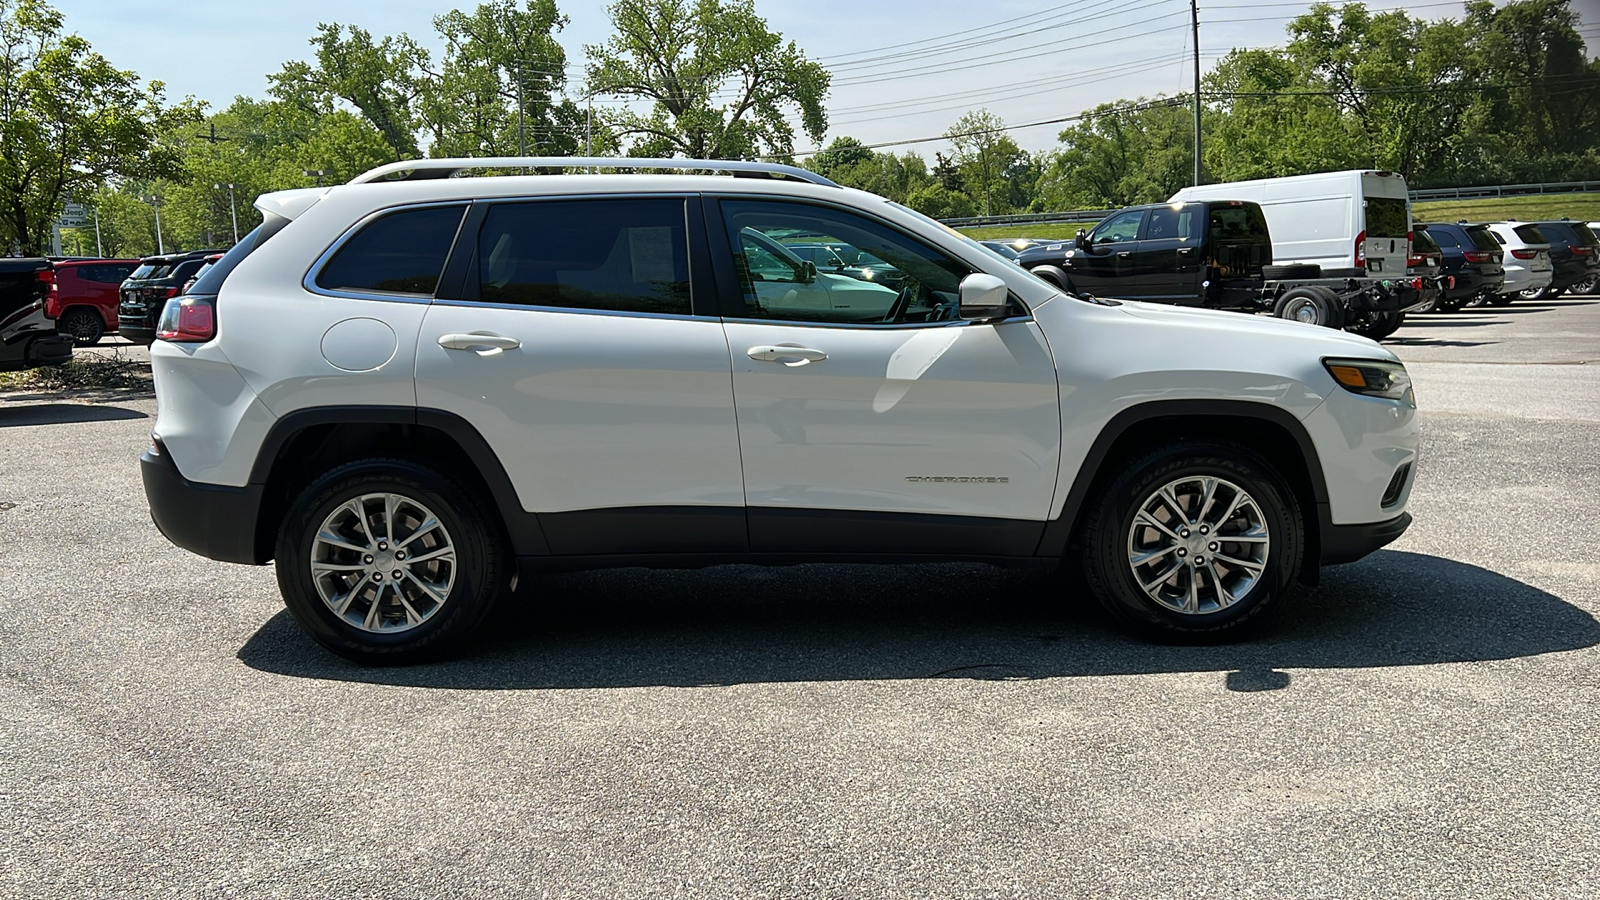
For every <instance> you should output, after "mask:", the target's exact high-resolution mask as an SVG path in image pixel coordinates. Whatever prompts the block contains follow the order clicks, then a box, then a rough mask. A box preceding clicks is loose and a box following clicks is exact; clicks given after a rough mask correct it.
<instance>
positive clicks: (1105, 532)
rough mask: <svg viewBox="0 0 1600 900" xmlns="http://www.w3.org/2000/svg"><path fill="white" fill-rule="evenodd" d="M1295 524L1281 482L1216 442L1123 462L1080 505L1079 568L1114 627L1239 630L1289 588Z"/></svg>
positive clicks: (1257, 462)
mask: <svg viewBox="0 0 1600 900" xmlns="http://www.w3.org/2000/svg"><path fill="white" fill-rule="evenodd" d="M1304 540H1305V537H1304V525H1303V523H1302V521H1301V514H1300V508H1299V504H1298V503H1297V501H1296V499H1295V496H1294V494H1293V492H1292V491H1290V490H1289V488H1288V485H1287V484H1285V482H1284V480H1283V478H1282V477H1281V476H1280V475H1279V474H1278V473H1277V472H1276V471H1275V470H1274V469H1273V468H1272V466H1271V465H1270V464H1269V463H1267V462H1266V461H1265V460H1264V459H1262V458H1261V457H1260V456H1259V455H1257V454H1255V453H1254V452H1252V451H1250V450H1249V449H1247V448H1245V447H1242V446H1240V445H1237V444H1233V443H1227V442H1220V441H1219V442H1209V441H1208V442H1196V443H1180V444H1175V445H1171V446H1167V447H1162V448H1159V449H1155V450H1152V451H1149V452H1147V453H1145V454H1143V455H1142V456H1140V457H1138V458H1136V459H1134V460H1133V461H1132V462H1130V463H1129V464H1128V465H1127V466H1126V467H1125V468H1124V469H1122V471H1121V472H1119V473H1118V474H1117V476H1116V477H1115V479H1113V480H1112V482H1111V483H1110V484H1109V485H1107V486H1106V488H1105V489H1104V490H1102V491H1101V492H1100V493H1099V494H1098V495H1097V496H1096V498H1095V500H1094V501H1093V502H1092V503H1091V505H1090V511H1089V517H1088V519H1087V520H1086V523H1085V531H1084V551H1083V552H1084V566H1083V568H1084V574H1085V577H1086V578H1087V579H1088V581H1089V585H1090V587H1091V588H1092V589H1093V591H1094V593H1095V595H1096V596H1097V597H1098V598H1099V599H1100V601H1101V603H1103V604H1104V605H1105V607H1106V609H1108V610H1109V611H1110V612H1111V614H1112V615H1113V616H1114V617H1116V618H1117V619H1118V620H1119V621H1120V622H1121V623H1122V624H1124V625H1126V626H1128V627H1130V628H1132V629H1134V630H1136V631H1139V632H1141V633H1143V634H1145V635H1146V636H1149V637H1153V638H1156V639H1158V640H1165V641H1178V642H1195V641H1206V640H1218V639H1227V638H1230V637H1234V636H1237V635H1239V634H1240V633H1242V632H1243V631H1244V629H1245V628H1246V627H1247V626H1249V625H1251V624H1252V623H1254V622H1255V621H1257V620H1258V619H1259V618H1260V617H1261V616H1262V614H1264V613H1265V612H1266V611H1267V610H1268V609H1269V608H1271V607H1272V606H1274V605H1275V604H1276V603H1277V602H1278V601H1279V600H1280V599H1281V598H1282V597H1283V596H1285V595H1286V594H1287V593H1288V591H1289V590H1290V585H1292V584H1293V582H1294V578H1295V575H1296V574H1297V572H1298V570H1299V567H1300V558H1301V554H1302V551H1303V547H1304Z"/></svg>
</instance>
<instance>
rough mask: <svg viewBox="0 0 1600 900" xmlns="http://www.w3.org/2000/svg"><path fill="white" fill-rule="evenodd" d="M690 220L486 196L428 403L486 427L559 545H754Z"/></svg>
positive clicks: (721, 342) (429, 335)
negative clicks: (692, 258)
mask: <svg viewBox="0 0 1600 900" xmlns="http://www.w3.org/2000/svg"><path fill="white" fill-rule="evenodd" d="M687 215H693V216H694V217H695V220H696V222H698V200H697V199H696V198H692V197H650V198H626V199H623V198H617V199H607V198H603V197H601V198H592V199H581V200H572V199H563V200H544V201H529V202H502V203H495V204H492V205H488V206H487V211H486V212H485V213H483V214H482V215H481V216H480V215H478V214H477V213H476V212H475V214H474V215H473V216H472V217H469V219H468V221H467V224H466V226H465V228H464V233H463V235H462V238H461V241H462V242H463V244H464V245H465V246H474V245H475V247H476V258H475V260H474V262H473V263H472V265H471V266H470V271H468V272H466V273H465V276H464V279H463V281H462V282H461V284H460V286H459V288H457V296H455V297H452V298H451V299H441V300H437V301H435V302H434V304H433V305H432V307H430V308H429V310H428V314H427V318H426V319H425V320H424V322H423V325H422V331H421V337H420V339H419V340H418V342H417V379H416V384H417V404H418V406H419V407H423V408H433V409H440V410H445V411H448V412H452V413H455V414H457V415H459V416H461V417H463V418H465V419H466V420H467V421H468V422H470V423H471V424H472V425H473V426H474V427H475V428H476V429H477V430H478V432H479V433H480V434H482V435H483V437H484V439H485V440H486V441H487V442H488V443H489V445H490V447H491V448H492V449H493V450H494V453H495V456H497V457H498V458H499V459H500V461H501V463H502V464H503V465H504V466H505V468H506V473H507V475H508V476H509V477H510V480H511V482H512V485H513V487H514V488H515V490H516V492H517V498H518V500H519V501H520V504H521V507H522V509H523V510H525V511H528V512H532V513H537V514H538V519H539V523H540V527H541V528H542V529H543V532H544V535H545V539H546V541H547V542H548V543H549V546H550V550H551V552H552V553H555V554H557V555H584V554H622V553H644V552H650V553H659V552H674V551H677V552H726V551H738V550H743V549H745V547H746V540H745V526H744V509H743V505H744V494H743V486H742V484H741V481H740V475H739V444H738V434H737V433H736V431H735V426H734V417H733V393H732V387H731V385H730V383H729V371H728V345H727V340H726V338H724V336H723V332H722V325H721V323H720V322H719V321H718V320H717V318H716V317H715V316H701V315H695V309H694V308H693V304H694V303H695V302H711V303H713V304H714V302H715V298H714V296H711V294H712V293H713V292H712V291H710V290H709V289H708V290H707V291H706V294H707V296H704V297H698V296H694V297H692V292H691V287H690V276H689V268H690V267H689V239H688V234H689V233H690V231H691V229H688V228H687V227H686V216H687ZM480 223H481V224H480ZM693 231H694V233H696V234H698V233H699V229H698V228H696V229H693ZM707 284H709V281H708V282H707Z"/></svg>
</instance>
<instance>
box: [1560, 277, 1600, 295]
mask: <svg viewBox="0 0 1600 900" xmlns="http://www.w3.org/2000/svg"><path fill="white" fill-rule="evenodd" d="M1596 287H1600V275H1590V276H1589V277H1588V278H1585V279H1584V280H1582V281H1579V282H1576V283H1574V284H1573V285H1572V286H1571V287H1569V288H1567V292H1568V293H1570V294H1572V295H1573V296H1574V297H1586V296H1588V295H1590V294H1593V293H1594V292H1595V288H1596Z"/></svg>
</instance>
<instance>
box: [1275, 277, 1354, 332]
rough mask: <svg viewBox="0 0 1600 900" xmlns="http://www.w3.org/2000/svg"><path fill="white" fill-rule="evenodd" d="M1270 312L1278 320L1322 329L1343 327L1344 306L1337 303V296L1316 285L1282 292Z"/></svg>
mask: <svg viewBox="0 0 1600 900" xmlns="http://www.w3.org/2000/svg"><path fill="white" fill-rule="evenodd" d="M1272 312H1273V315H1275V316H1277V317H1278V318H1280V319H1290V320H1293V321H1297V322H1305V323H1307V324H1310V325H1321V326H1323V327H1324V328H1343V327H1344V304H1342V303H1340V302H1339V295H1338V294H1335V293H1334V292H1333V291H1331V290H1329V289H1327V288H1325V287H1319V286H1316V285H1302V286H1301V287H1296V288H1290V289H1288V290H1287V291H1284V292H1283V294H1282V296H1280V297H1278V303H1277V305H1276V306H1274V307H1273V310H1272Z"/></svg>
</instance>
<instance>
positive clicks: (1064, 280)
mask: <svg viewBox="0 0 1600 900" xmlns="http://www.w3.org/2000/svg"><path fill="white" fill-rule="evenodd" d="M1028 271H1029V272H1032V273H1033V274H1034V275H1036V276H1038V277H1040V278H1042V279H1044V280H1045V281H1048V282H1050V284H1052V285H1054V286H1055V287H1056V289H1057V290H1062V291H1070V290H1072V279H1070V278H1068V277H1067V272H1066V270H1065V269H1063V268H1061V267H1060V266H1051V265H1043V266H1034V267H1033V268H1031V269H1029V270H1028Z"/></svg>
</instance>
